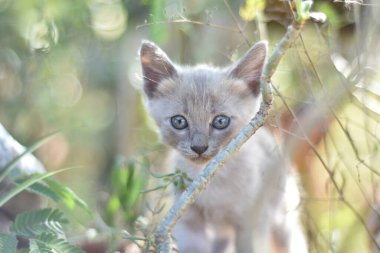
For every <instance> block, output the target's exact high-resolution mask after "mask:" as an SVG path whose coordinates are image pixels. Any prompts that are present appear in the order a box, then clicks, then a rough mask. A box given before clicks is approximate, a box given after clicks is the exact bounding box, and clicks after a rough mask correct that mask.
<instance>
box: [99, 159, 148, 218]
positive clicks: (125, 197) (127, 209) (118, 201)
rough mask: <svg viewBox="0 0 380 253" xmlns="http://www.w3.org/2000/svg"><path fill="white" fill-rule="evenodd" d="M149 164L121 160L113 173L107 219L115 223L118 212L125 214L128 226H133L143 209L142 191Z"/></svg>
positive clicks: (145, 161) (144, 161)
mask: <svg viewBox="0 0 380 253" xmlns="http://www.w3.org/2000/svg"><path fill="white" fill-rule="evenodd" d="M148 166H149V164H148V163H147V160H145V159H144V160H143V161H142V162H138V161H132V160H131V161H127V162H125V161H124V160H123V159H119V160H118V161H117V162H116V164H115V165H114V167H113V169H112V172H111V187H112V189H111V195H110V198H109V200H108V203H107V207H106V219H107V221H108V222H109V223H114V222H115V218H116V216H117V213H118V212H121V213H122V214H123V217H124V218H123V220H124V222H125V223H127V224H133V222H134V221H135V220H136V218H137V216H138V213H140V211H141V210H140V209H141V204H142V202H141V198H139V197H140V196H141V195H140V193H141V191H142V190H143V189H144V186H145V182H146V175H145V173H144V171H146V169H147V167H148Z"/></svg>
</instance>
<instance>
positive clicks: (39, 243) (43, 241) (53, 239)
mask: <svg viewBox="0 0 380 253" xmlns="http://www.w3.org/2000/svg"><path fill="white" fill-rule="evenodd" d="M52 252H54V253H85V252H84V251H83V250H81V249H79V248H77V247H75V246H73V245H71V244H69V243H68V242H66V241H64V240H62V239H59V238H58V237H57V236H56V235H54V234H50V233H42V234H41V235H39V236H38V237H37V238H35V239H32V240H30V253H52Z"/></svg>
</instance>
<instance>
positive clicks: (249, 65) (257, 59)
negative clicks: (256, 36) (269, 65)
mask: <svg viewBox="0 0 380 253" xmlns="http://www.w3.org/2000/svg"><path fill="white" fill-rule="evenodd" d="M267 51H268V42H267V41H260V42H257V43H256V44H255V45H253V47H251V49H249V50H248V52H247V53H246V54H245V55H244V56H243V57H242V58H241V59H240V60H239V61H238V62H237V63H236V64H235V65H234V66H233V67H232V70H231V71H230V73H229V76H230V77H232V78H234V79H240V80H243V81H244V82H245V83H246V84H247V85H248V87H249V89H250V90H251V91H252V93H253V94H254V95H255V96H258V95H259V94H260V78H261V73H262V71H263V67H264V63H265V59H266V56H267Z"/></svg>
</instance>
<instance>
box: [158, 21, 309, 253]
mask: <svg viewBox="0 0 380 253" xmlns="http://www.w3.org/2000/svg"><path fill="white" fill-rule="evenodd" d="M306 19H307V18H304V19H298V20H299V21H295V22H294V23H293V24H292V25H290V26H289V27H288V29H287V32H286V34H285V35H284V37H283V38H282V39H281V40H280V42H279V43H278V44H277V46H276V48H275V50H274V52H273V53H272V55H271V57H270V58H269V59H268V61H267V63H266V64H265V66H264V69H263V73H262V76H261V82H260V86H261V90H262V98H263V99H262V102H261V104H260V109H259V111H258V113H257V114H256V115H255V116H254V117H253V118H252V120H251V121H250V122H249V123H248V124H247V125H246V126H245V127H244V128H243V129H242V130H241V131H240V132H239V133H238V134H237V136H236V137H235V138H234V139H232V140H231V142H230V143H229V144H228V145H227V147H226V148H225V149H224V150H222V151H221V152H220V153H219V154H217V155H216V156H215V157H214V158H213V159H212V160H211V161H210V162H209V163H208V165H207V166H206V167H205V168H204V169H203V170H202V172H201V173H200V174H199V175H198V176H197V178H196V179H195V180H194V181H193V182H192V183H191V184H190V185H189V187H188V188H187V189H186V190H185V191H184V192H183V194H182V195H181V196H180V197H179V199H178V200H177V201H176V202H175V203H174V205H173V206H172V207H171V209H170V210H169V211H168V213H167V214H166V216H165V217H164V218H163V220H162V221H161V222H160V223H159V224H158V226H157V229H156V232H155V235H154V236H155V243H156V245H157V252H159V253H171V252H172V239H171V231H172V229H173V227H174V226H175V224H176V223H177V221H178V219H179V218H180V217H181V216H182V214H183V213H184V212H185V211H186V210H187V209H188V207H189V206H190V205H191V204H192V203H193V202H194V201H195V199H196V198H197V196H198V195H199V194H200V193H201V192H202V191H203V190H204V189H205V187H206V186H207V185H208V184H209V182H210V180H211V179H212V178H213V177H214V175H215V174H216V172H217V171H218V169H219V168H220V167H222V165H223V163H224V162H225V161H226V160H227V159H228V158H229V157H230V156H232V155H233V154H234V153H235V152H236V151H238V150H239V149H240V147H241V146H242V145H243V144H244V143H245V142H246V141H247V140H248V139H249V138H250V137H251V136H252V135H253V134H254V133H255V132H256V131H257V130H258V129H259V128H260V127H261V126H262V125H263V124H264V122H265V120H266V118H267V116H268V113H269V109H270V107H271V105H272V100H273V93H272V88H271V84H270V83H271V77H272V75H273V74H274V72H275V70H276V68H277V66H278V64H279V62H280V60H281V58H282V57H283V55H284V54H285V52H286V50H287V49H288V48H289V47H290V46H291V44H292V43H293V42H294V41H295V40H296V38H297V37H298V35H299V34H300V31H301V29H302V27H303V24H304V22H305V20H306Z"/></svg>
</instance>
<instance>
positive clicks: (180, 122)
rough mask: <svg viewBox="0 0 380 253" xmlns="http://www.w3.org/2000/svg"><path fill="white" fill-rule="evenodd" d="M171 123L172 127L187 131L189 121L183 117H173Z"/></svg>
mask: <svg viewBox="0 0 380 253" xmlns="http://www.w3.org/2000/svg"><path fill="white" fill-rule="evenodd" d="M170 122H171V123H172V126H173V127H174V128H175V129H178V130H181V129H185V128H186V127H187V126H188V124H187V120H186V119H185V117H183V116H181V115H176V116H173V117H171V119H170Z"/></svg>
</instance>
